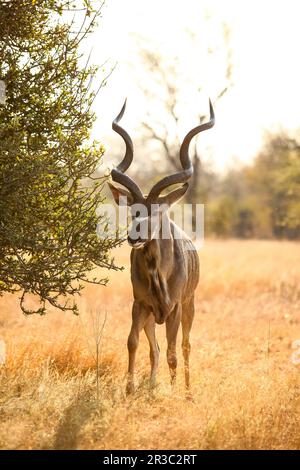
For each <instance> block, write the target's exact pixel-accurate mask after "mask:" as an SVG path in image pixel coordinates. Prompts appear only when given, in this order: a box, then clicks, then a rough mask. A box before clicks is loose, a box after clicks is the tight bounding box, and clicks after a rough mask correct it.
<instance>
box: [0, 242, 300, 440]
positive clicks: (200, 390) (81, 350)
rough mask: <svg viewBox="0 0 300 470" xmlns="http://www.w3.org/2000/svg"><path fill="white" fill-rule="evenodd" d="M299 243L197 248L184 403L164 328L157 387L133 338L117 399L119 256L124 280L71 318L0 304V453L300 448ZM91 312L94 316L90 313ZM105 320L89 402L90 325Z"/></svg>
mask: <svg viewBox="0 0 300 470" xmlns="http://www.w3.org/2000/svg"><path fill="white" fill-rule="evenodd" d="M299 248H300V247H299V244H298V243H292V242H273V241H207V242H206V243H205V245H204V248H203V249H202V250H200V257H201V281H200V284H199V287H198V290H197V295H196V318H195V322H194V326H193V330H192V355H191V376H192V384H193V400H192V401H187V400H186V397H185V392H184V385H183V367H182V356H181V350H180V338H179V342H178V357H179V368H178V381H177V385H176V387H175V389H174V390H171V388H170V385H169V372H168V367H167V363H166V359H165V351H166V341H165V331H164V326H160V327H158V328H157V329H158V339H159V343H160V347H161V358H160V368H159V374H158V386H157V388H156V389H155V391H154V392H153V393H150V392H149V389H148V384H147V377H148V371H149V359H148V345H147V343H146V340H145V337H144V334H142V337H141V342H140V347H139V350H138V360H137V377H136V381H137V392H136V394H135V395H134V396H133V397H130V398H126V397H125V393H124V388H125V387H124V379H125V375H126V366H127V350H126V340H127V335H128V332H129V327H130V317H131V313H130V310H131V299H132V294H131V286H130V280H129V270H128V260H129V250H128V249H127V248H126V247H125V246H124V247H122V248H121V249H120V250H118V252H117V253H116V259H117V260H118V261H119V263H122V264H124V265H125V266H126V269H125V270H124V272H118V273H115V272H114V273H111V282H110V284H109V286H108V287H106V288H102V287H96V286H91V287H89V288H87V290H86V291H85V293H84V294H83V296H82V298H81V299H80V307H81V308H80V310H81V315H80V317H75V316H72V314H68V313H65V314H64V313H62V312H54V311H51V312H50V313H49V314H48V315H46V316H44V317H38V316H31V317H24V316H23V315H22V314H21V313H20V311H19V308H18V301H17V299H16V297H14V296H9V295H7V296H4V297H3V298H2V299H1V300H0V308H1V312H0V339H3V340H5V342H6V347H7V361H6V363H5V365H2V366H0V447H1V448H5V449H7V448H8V449H118V448H121V449H132V448H137V449H139V448H141V449H167V448H173V449H198V448H199V449H232V448H234V449H283V448H291V449H296V448H298V449H299V448H300V419H299V411H300V365H299V366H297V365H295V364H294V363H293V361H292V360H291V356H292V354H293V352H295V351H294V350H293V349H292V343H293V341H294V340H296V339H298V338H300V322H299V320H300V317H299V313H300V249H299ZM97 312H98V313H97ZM105 312H107V320H106V324H105V327H104V330H103V334H102V339H101V350H100V369H99V375H100V378H99V387H98V390H99V393H98V398H97V386H96V365H95V338H94V336H95V335H94V333H93V318H94V320H95V319H97V315H98V314H99V315H101V318H100V326H101V325H102V321H103V319H104V316H105Z"/></svg>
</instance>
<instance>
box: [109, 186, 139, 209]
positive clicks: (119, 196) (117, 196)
mask: <svg viewBox="0 0 300 470" xmlns="http://www.w3.org/2000/svg"><path fill="white" fill-rule="evenodd" d="M107 184H108V186H109V189H110V191H111V193H112V195H113V198H114V200H115V202H116V204H118V205H119V206H131V205H132V204H133V203H134V201H133V197H132V194H131V193H130V192H129V191H127V189H123V188H117V187H116V186H114V185H113V184H111V183H107Z"/></svg>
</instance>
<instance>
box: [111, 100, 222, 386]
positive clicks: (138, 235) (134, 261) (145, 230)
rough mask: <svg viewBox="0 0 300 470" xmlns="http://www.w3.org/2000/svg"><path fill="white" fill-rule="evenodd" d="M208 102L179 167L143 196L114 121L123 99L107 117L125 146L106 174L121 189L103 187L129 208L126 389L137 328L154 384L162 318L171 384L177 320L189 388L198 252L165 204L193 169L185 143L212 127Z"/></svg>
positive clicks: (183, 147) (185, 185) (123, 133)
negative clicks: (142, 337) (129, 315)
mask: <svg viewBox="0 0 300 470" xmlns="http://www.w3.org/2000/svg"><path fill="white" fill-rule="evenodd" d="M209 106H210V120H209V121H208V122H207V123H204V124H201V125H199V126H197V127H195V128H194V129H192V130H191V131H190V132H189V133H188V134H187V135H186V137H185V138H184V140H183V142H182V145H181V147H180V152H179V158H180V162H181V166H182V171H180V172H177V173H174V174H172V175H169V176H166V177H164V178H163V179H161V180H160V181H158V182H157V183H156V184H155V185H154V186H153V187H152V189H151V191H150V192H149V194H148V195H147V196H144V195H143V193H142V191H141V189H140V188H139V186H138V185H137V183H136V182H135V181H133V180H132V179H131V178H130V177H129V176H128V175H127V174H125V171H126V170H127V169H128V168H129V166H130V164H131V162H132V159H133V144H132V141H131V138H130V137H129V135H128V133H127V132H126V131H125V130H124V129H123V128H122V127H121V126H120V125H119V121H120V119H121V118H122V116H123V114H124V111H125V107H126V101H125V103H124V105H123V108H122V109H121V112H120V113H119V115H118V116H117V117H116V119H115V120H114V121H113V125H112V127H113V129H114V130H115V131H116V132H117V133H118V134H119V135H120V136H122V138H123V139H124V142H125V145H126V152H125V156H124V158H123V160H122V161H121V163H120V164H119V165H118V166H117V167H116V168H114V169H113V170H112V172H111V176H112V179H113V181H115V182H117V183H119V184H121V185H122V186H123V187H125V188H126V189H124V188H120V187H116V186H114V185H112V184H111V183H109V187H110V190H111V192H112V194H113V197H114V199H115V201H116V203H117V204H126V205H128V206H130V208H131V210H132V225H131V229H130V230H129V232H128V243H129V244H130V245H131V246H132V251H131V257H130V261H131V282H132V287H133V297H134V301H133V307H132V325H131V330H130V333H129V337H128V342H127V345H128V352H129V365H128V379H127V387H126V391H127V393H132V392H133V391H134V369H135V359H136V351H137V347H138V343H139V335H140V332H141V331H142V330H143V329H144V331H145V333H146V336H147V338H148V341H149V345H150V363H151V375H150V385H151V387H154V386H155V383H156V373H157V368H158V359H159V346H158V343H157V340H156V336H155V326H156V324H160V325H161V324H163V323H165V324H166V336H167V344H168V346H167V361H168V365H169V369H170V375H171V383H172V384H174V383H175V380H176V367H177V357H176V339H177V334H178V329H179V326H180V323H181V325H182V351H183V357H184V367H185V385H186V388H187V389H189V388H190V377H189V356H190V350H191V346H190V331H191V327H192V323H193V319H194V311H195V309H194V292H195V288H196V286H197V284H198V281H199V258H198V254H197V251H196V249H195V247H194V245H193V243H192V241H191V240H190V239H189V237H188V236H187V235H186V234H185V233H184V232H183V231H182V230H181V229H180V228H179V227H178V226H177V225H176V224H175V223H174V222H173V221H172V220H171V219H170V218H169V214H168V210H167V209H168V208H169V207H170V206H171V205H172V204H174V203H176V202H177V201H178V200H179V199H180V198H181V197H183V195H184V194H185V192H186V191H187V189H188V180H189V179H190V178H191V176H192V174H193V165H192V162H191V160H190V158H189V153H188V151H189V144H190V142H191V140H192V138H193V137H194V136H195V135H196V134H198V133H199V132H202V131H204V130H207V129H210V128H211V127H213V125H214V122H215V118H214V110H213V106H212V104H211V102H210V101H209ZM175 184H177V185H178V184H181V186H179V187H177V188H176V189H174V190H173V191H171V192H169V193H168V194H165V195H162V194H161V193H162V192H163V191H164V190H165V189H167V188H169V187H170V186H173V185H175ZM136 208H138V210H136ZM133 209H135V210H133ZM141 209H145V210H143V211H142V210H141ZM145 211H146V212H145ZM142 212H143V214H141V213H142ZM145 213H146V215H145ZM162 234H163V236H162Z"/></svg>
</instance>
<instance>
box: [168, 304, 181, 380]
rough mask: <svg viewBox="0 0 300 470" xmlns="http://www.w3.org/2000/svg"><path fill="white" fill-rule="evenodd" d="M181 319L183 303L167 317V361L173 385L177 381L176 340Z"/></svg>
mask: <svg viewBox="0 0 300 470" xmlns="http://www.w3.org/2000/svg"><path fill="white" fill-rule="evenodd" d="M180 320H181V305H179V304H178V305H176V307H175V308H174V310H173V312H172V313H171V314H170V315H169V316H168V317H167V319H166V334H167V343H168V348H167V361H168V365H169V369H170V375H171V385H174V384H175V382H176V368H177V356H176V340H177V333H178V328H179V325H180Z"/></svg>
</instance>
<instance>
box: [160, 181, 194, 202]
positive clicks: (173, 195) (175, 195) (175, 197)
mask: <svg viewBox="0 0 300 470" xmlns="http://www.w3.org/2000/svg"><path fill="white" fill-rule="evenodd" d="M188 187H189V184H188V183H185V184H183V185H182V186H180V187H179V188H177V189H174V191H171V192H170V193H169V194H166V195H165V196H160V197H159V198H158V201H157V202H158V204H167V205H168V206H172V205H173V204H175V202H177V201H179V199H181V198H182V197H183V196H184V195H185V193H186V192H187V189H188Z"/></svg>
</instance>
